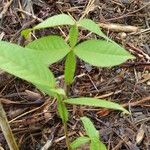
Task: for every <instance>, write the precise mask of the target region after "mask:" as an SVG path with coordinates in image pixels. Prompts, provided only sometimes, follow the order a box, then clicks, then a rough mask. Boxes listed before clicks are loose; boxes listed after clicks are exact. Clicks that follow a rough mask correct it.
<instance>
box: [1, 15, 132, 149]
mask: <svg viewBox="0 0 150 150" xmlns="http://www.w3.org/2000/svg"><path fill="white" fill-rule="evenodd" d="M64 25H68V26H69V27H70V31H69V35H68V37H69V38H68V40H67V41H65V40H64V39H63V38H62V37H61V36H58V35H49V36H45V37H41V38H39V39H36V40H34V41H32V42H30V43H29V44H27V45H26V46H25V47H21V46H19V45H16V44H12V43H9V42H5V41H0V68H1V69H3V70H5V71H6V72H8V73H10V74H13V75H15V76H17V77H19V78H22V79H24V80H26V81H28V82H31V83H32V84H33V85H35V86H36V87H37V88H38V89H39V90H41V91H42V92H45V93H46V94H48V95H49V96H53V97H55V98H56V99H57V103H58V107H57V108H58V113H59V116H60V118H61V119H62V122H63V125H64V133H65V136H66V146H67V148H68V150H71V149H76V148H77V147H80V146H81V145H82V144H85V143H90V150H106V147H105V145H104V144H103V143H102V142H101V141H100V137H99V134H98V131H97V130H96V129H95V128H94V126H93V124H92V122H91V121H90V120H89V119H88V118H87V117H82V118H81V120H82V122H83V124H84V127H85V130H86V134H87V136H83V137H79V138H77V139H76V140H75V141H73V142H72V143H71V142H70V140H69V137H68V130H67V121H68V110H67V107H66V106H67V105H68V104H71V105H85V106H93V107H102V108H108V109H116V110H120V111H123V113H127V114H128V113H129V112H128V111H127V110H126V109H124V108H123V107H122V106H121V105H119V104H117V103H113V102H110V101H107V100H102V99H101V100H100V99H96V98H90V97H79V98H69V97H67V93H68V88H67V90H64V89H62V88H59V87H57V85H56V81H55V78H54V75H53V73H52V72H51V71H50V70H49V69H48V66H49V65H50V64H53V63H55V62H58V61H59V60H61V59H62V58H65V70H64V75H65V83H66V86H67V87H69V86H70V85H71V84H72V82H73V80H74V74H75V70H76V58H77V57H78V58H80V59H81V60H83V61H85V62H86V63H89V64H91V65H93V66H98V67H112V66H116V65H119V64H121V63H123V62H125V61H126V60H128V59H133V58H134V57H133V56H132V55H131V54H130V53H129V52H127V51H126V50H125V49H124V48H122V47H121V46H119V45H118V44H117V43H115V42H114V41H112V40H111V39H109V38H108V37H107V36H106V35H105V34H104V33H103V32H102V31H101V29H100V28H99V26H98V24H96V23H95V22H93V21H92V20H90V19H81V20H79V21H76V20H75V19H74V18H73V17H72V16H69V15H66V14H60V15H55V16H52V17H50V18H48V19H46V20H45V21H43V22H42V23H39V24H38V25H36V26H35V27H33V28H30V29H26V30H23V31H22V35H23V36H24V37H25V38H28V35H29V34H30V33H31V32H32V31H34V30H40V29H44V28H50V27H55V26H64ZM80 28H82V29H86V30H89V31H90V32H92V33H95V34H96V35H97V36H100V37H101V38H103V39H101V40H100V39H90V40H85V41H83V42H80V41H78V35H79V29H80Z"/></svg>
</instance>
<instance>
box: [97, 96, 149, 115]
mask: <svg viewBox="0 0 150 150" xmlns="http://www.w3.org/2000/svg"><path fill="white" fill-rule="evenodd" d="M148 101H150V96H148V97H145V98H142V99H141V100H138V101H135V102H131V103H125V104H121V106H122V107H124V108H126V107H128V106H133V107H134V106H139V105H142V104H143V103H145V102H148ZM110 112H112V110H108V109H104V110H101V111H99V112H98V113H97V115H100V114H103V113H104V114H106V115H108V114H109V113H110ZM106 115H105V116H106Z"/></svg>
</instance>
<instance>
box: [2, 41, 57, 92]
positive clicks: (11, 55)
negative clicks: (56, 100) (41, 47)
mask: <svg viewBox="0 0 150 150" xmlns="http://www.w3.org/2000/svg"><path fill="white" fill-rule="evenodd" d="M0 68H1V69H2V70H5V71H7V72H8V73H10V74H13V75H15V76H17V77H19V78H22V79H24V80H27V81H29V82H31V83H33V84H34V85H36V86H38V88H39V89H40V90H43V89H44V92H45V89H48V88H52V89H53V88H55V86H56V85H55V79H54V76H53V74H52V72H51V71H50V70H49V69H48V68H47V67H46V66H44V65H43V63H42V61H41V60H40V57H38V55H35V51H34V50H31V49H27V48H26V49H25V48H23V47H21V46H18V45H15V44H11V43H8V42H4V41H0Z"/></svg>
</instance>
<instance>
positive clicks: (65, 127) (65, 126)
mask: <svg viewBox="0 0 150 150" xmlns="http://www.w3.org/2000/svg"><path fill="white" fill-rule="evenodd" d="M63 125H64V133H65V137H66V145H67V148H68V150H71V148H70V142H69V136H68V129H67V123H66V122H64V123H63Z"/></svg>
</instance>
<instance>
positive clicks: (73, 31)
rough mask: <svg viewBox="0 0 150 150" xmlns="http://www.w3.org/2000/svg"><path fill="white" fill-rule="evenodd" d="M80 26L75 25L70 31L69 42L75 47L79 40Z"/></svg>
mask: <svg viewBox="0 0 150 150" xmlns="http://www.w3.org/2000/svg"><path fill="white" fill-rule="evenodd" d="M78 34H79V33H78V27H77V26H76V25H73V26H72V27H71V29H70V31H69V43H70V46H71V47H74V46H75V45H76V44H77V42H78Z"/></svg>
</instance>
